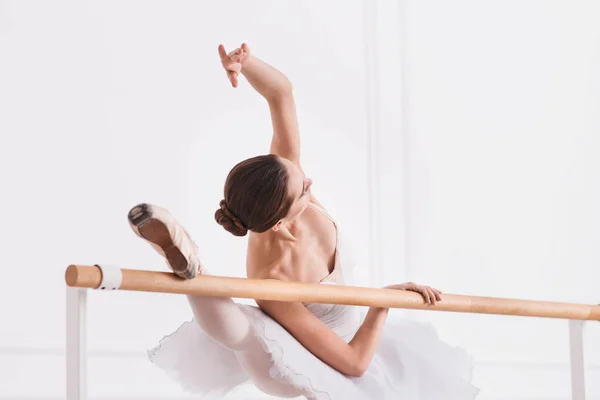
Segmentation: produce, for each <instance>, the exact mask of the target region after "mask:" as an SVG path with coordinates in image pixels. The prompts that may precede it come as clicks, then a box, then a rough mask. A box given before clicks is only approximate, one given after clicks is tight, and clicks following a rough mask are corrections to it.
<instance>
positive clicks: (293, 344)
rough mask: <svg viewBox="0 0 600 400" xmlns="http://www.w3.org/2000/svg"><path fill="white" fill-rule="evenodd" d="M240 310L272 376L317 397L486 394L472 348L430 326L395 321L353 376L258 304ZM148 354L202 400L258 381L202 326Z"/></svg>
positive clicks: (351, 399)
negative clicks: (475, 374) (475, 375)
mask: <svg viewBox="0 0 600 400" xmlns="http://www.w3.org/2000/svg"><path fill="white" fill-rule="evenodd" d="M239 307H241V308H242V309H243V310H244V312H245V313H246V315H248V317H249V319H250V321H251V322H252V324H253V326H254V328H255V333H256V336H257V338H258V339H259V340H260V341H261V343H262V344H263V348H264V350H265V351H266V352H268V353H269V354H271V358H272V361H273V365H272V367H271V370H270V374H271V376H272V377H273V378H274V379H277V380H279V381H281V382H283V383H288V384H291V385H294V386H295V387H297V388H299V389H304V390H303V391H306V392H308V393H311V394H312V396H311V397H314V398H315V399H327V400H338V399H339V400H362V399H369V400H371V399H377V400H380V399H411V400H417V399H420V400H440V399H444V400H455V399H456V400H459V399H460V400H465V399H474V398H475V397H476V396H477V394H478V392H479V390H478V389H477V388H475V387H474V386H473V385H472V384H471V383H470V382H471V373H472V361H471V358H470V357H469V356H468V355H467V353H466V352H465V351H464V350H462V349H458V348H454V347H451V346H449V345H447V344H445V343H444V342H441V341H440V340H439V339H438V337H437V334H436V332H435V330H434V329H433V328H432V327H431V325H429V324H423V323H419V322H415V321H412V320H408V319H394V318H390V319H389V320H388V321H387V323H386V325H385V328H384V330H383V333H382V337H381V342H380V345H379V348H378V350H377V353H376V354H375V357H374V359H373V361H372V363H371V364H370V366H369V368H368V370H367V372H366V373H365V374H364V375H363V376H362V377H360V378H352V377H347V376H344V375H342V374H341V373H339V372H337V371H336V370H334V369H333V368H331V367H329V366H328V365H327V364H325V363H323V362H322V361H321V360H319V359H318V358H317V357H315V356H314V355H313V354H312V353H310V352H309V351H308V350H306V349H305V348H304V347H303V346H302V345H301V344H300V343H299V342H298V341H297V340H296V339H295V338H294V337H293V336H291V335H290V334H289V333H288V332H287V331H286V330H285V329H283V328H282V327H281V326H280V325H279V324H278V323H277V322H276V321H274V320H273V319H271V318H270V317H269V316H268V315H266V314H264V313H263V312H262V311H261V310H260V309H258V308H257V307H253V306H247V305H241V304H240V305H239ZM148 355H149V357H150V359H151V361H152V362H154V363H155V364H156V365H157V366H159V367H160V368H162V369H163V370H164V371H166V372H167V373H168V374H169V375H171V377H172V378H173V379H175V380H176V381H177V382H179V383H180V384H181V385H182V387H183V388H184V389H186V390H188V391H190V392H193V393H197V394H199V395H201V396H202V397H201V398H202V399H218V398H221V397H223V396H224V395H225V394H226V393H228V392H230V391H231V390H233V389H235V388H236V387H238V386H239V385H241V384H243V383H246V382H248V381H249V379H250V378H249V376H248V374H247V373H246V372H245V371H244V370H243V369H242V367H241V366H240V365H239V363H238V361H237V359H236V357H235V355H234V354H233V352H231V351H230V350H228V349H226V348H224V347H222V346H221V345H219V344H218V343H216V342H215V341H214V340H212V339H211V338H210V337H208V336H207V335H206V334H205V333H204V332H203V331H202V330H201V329H200V327H199V326H198V325H197V324H196V323H195V322H194V321H190V322H186V323H184V324H183V325H182V326H181V327H180V328H179V329H178V330H177V331H176V332H174V333H173V334H171V335H169V336H166V337H165V338H163V339H162V340H161V342H160V344H159V345H158V346H157V347H155V348H154V349H152V350H150V351H148Z"/></svg>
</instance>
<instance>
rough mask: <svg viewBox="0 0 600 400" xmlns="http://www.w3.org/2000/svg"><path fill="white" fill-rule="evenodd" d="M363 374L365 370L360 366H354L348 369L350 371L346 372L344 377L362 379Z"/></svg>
mask: <svg viewBox="0 0 600 400" xmlns="http://www.w3.org/2000/svg"><path fill="white" fill-rule="evenodd" d="M365 372H367V368H366V367H364V366H361V365H355V366H352V368H350V370H349V371H348V373H347V374H346V375H348V376H350V377H352V378H360V377H362V376H363V375H364V374H365Z"/></svg>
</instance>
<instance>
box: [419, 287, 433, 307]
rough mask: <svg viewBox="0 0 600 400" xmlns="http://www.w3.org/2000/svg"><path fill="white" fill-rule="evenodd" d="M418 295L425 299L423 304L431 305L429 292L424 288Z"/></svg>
mask: <svg viewBox="0 0 600 400" xmlns="http://www.w3.org/2000/svg"><path fill="white" fill-rule="evenodd" d="M420 293H421V295H422V296H423V297H424V298H425V303H427V304H431V296H430V294H429V290H427V287H426V286H424V287H422V288H421V290H420Z"/></svg>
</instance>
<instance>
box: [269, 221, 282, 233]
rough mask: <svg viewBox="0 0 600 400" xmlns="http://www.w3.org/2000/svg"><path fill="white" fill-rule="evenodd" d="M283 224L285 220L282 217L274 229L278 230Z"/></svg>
mask: <svg viewBox="0 0 600 400" xmlns="http://www.w3.org/2000/svg"><path fill="white" fill-rule="evenodd" d="M281 224H283V220H282V219H280V220H279V221H277V223H276V224H275V225H274V226H273V228H271V229H273V231H275V232H277V231H278V230H279V228H281Z"/></svg>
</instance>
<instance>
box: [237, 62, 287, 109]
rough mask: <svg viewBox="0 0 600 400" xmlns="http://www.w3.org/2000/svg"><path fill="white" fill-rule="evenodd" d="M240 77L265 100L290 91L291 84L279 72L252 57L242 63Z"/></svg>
mask: <svg viewBox="0 0 600 400" xmlns="http://www.w3.org/2000/svg"><path fill="white" fill-rule="evenodd" d="M242 75H244V76H245V77H246V79H247V80H248V82H250V85H252V87H253V88H254V89H256V91H257V92H258V93H260V94H261V95H262V96H263V97H264V98H265V99H267V100H272V99H274V98H276V97H277V96H280V95H282V94H287V93H291V91H292V83H291V82H290V80H289V79H288V78H287V77H286V76H285V75H284V74H283V73H282V72H281V71H279V70H277V69H276V68H275V67H273V66H271V65H269V64H267V63H266V62H264V61H262V60H261V59H259V58H257V57H254V56H250V58H249V59H248V60H247V61H246V62H245V63H244V65H243V67H242Z"/></svg>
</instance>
